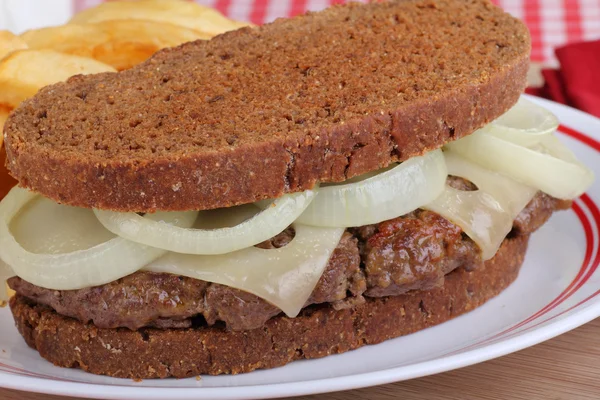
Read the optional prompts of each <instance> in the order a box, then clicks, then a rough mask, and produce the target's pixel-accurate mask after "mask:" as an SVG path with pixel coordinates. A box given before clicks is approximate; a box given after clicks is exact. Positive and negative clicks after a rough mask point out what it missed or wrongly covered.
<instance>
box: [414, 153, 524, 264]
mask: <svg viewBox="0 0 600 400" xmlns="http://www.w3.org/2000/svg"><path fill="white" fill-rule="evenodd" d="M446 164H447V166H448V173H449V174H450V175H455V176H459V177H461V178H464V179H467V180H469V181H471V182H472V183H474V184H475V185H476V186H477V187H478V190H474V191H462V190H458V189H454V188H452V187H450V186H446V188H445V190H444V191H443V192H442V194H441V195H440V196H439V197H438V198H437V199H435V200H434V201H433V202H431V203H429V204H428V205H426V206H425V207H423V208H425V209H428V210H431V211H433V212H435V213H438V214H440V215H441V216H443V217H444V218H446V219H447V220H449V221H451V222H453V223H454V224H456V225H458V226H460V227H461V228H462V230H463V231H464V232H465V233H466V234H467V235H468V236H469V237H470V238H471V239H472V240H473V241H474V242H475V243H477V245H478V246H479V248H480V249H481V251H482V257H483V259H484V260H488V259H490V258H492V257H493V256H494V254H496V251H498V248H499V247H500V244H501V243H502V241H503V240H504V238H505V237H506V235H507V234H508V232H510V230H511V228H512V224H513V220H514V219H515V217H516V216H517V215H518V214H519V213H520V212H521V210H523V208H525V206H526V205H527V203H529V201H531V199H532V198H533V196H534V195H535V193H536V190H535V189H534V188H531V187H528V186H525V185H523V184H521V183H518V182H516V181H514V180H512V179H510V178H508V177H505V176H503V175H500V174H498V173H496V172H493V171H489V170H486V169H484V168H482V167H480V166H479V165H476V164H473V163H471V162H469V161H467V160H465V159H463V158H461V157H458V156H457V155H455V154H452V152H447V153H446Z"/></svg>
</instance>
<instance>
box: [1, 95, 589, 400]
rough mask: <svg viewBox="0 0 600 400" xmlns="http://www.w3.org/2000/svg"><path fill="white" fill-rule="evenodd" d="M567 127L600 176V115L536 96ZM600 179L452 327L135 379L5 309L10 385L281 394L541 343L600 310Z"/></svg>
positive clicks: (429, 368)
mask: <svg viewBox="0 0 600 400" xmlns="http://www.w3.org/2000/svg"><path fill="white" fill-rule="evenodd" d="M532 100H533V101H536V102H538V103H540V104H542V105H543V106H545V107H547V108H549V109H550V110H552V111H553V112H554V113H555V114H556V115H557V116H558V117H559V119H560V121H561V122H562V123H563V124H564V126H563V127H561V132H562V134H560V138H561V139H563V140H564V141H565V142H566V143H567V145H568V146H569V147H571V148H572V149H573V150H574V151H575V153H576V154H577V155H578V156H579V157H580V158H581V160H582V161H583V162H585V163H586V164H587V165H588V166H590V167H591V168H594V169H595V172H596V176H600V141H599V140H600V120H598V119H596V118H594V117H591V116H589V115H586V114H584V113H581V112H579V111H577V110H573V109H571V108H568V107H564V106H561V105H557V104H555V103H552V102H548V101H544V100H539V99H534V98H532ZM597 204H600V180H598V181H596V183H595V184H594V186H593V187H592V188H591V189H590V190H589V192H588V193H587V194H586V195H584V196H582V198H580V199H578V200H576V201H575V203H574V206H573V208H572V209H571V210H569V211H566V212H561V213H557V214H555V215H554V216H553V217H552V218H551V220H550V221H549V222H548V223H547V224H546V225H545V226H544V227H543V228H542V229H540V230H539V231H538V232H537V233H536V234H534V235H533V237H532V239H531V243H530V248H529V252H528V253H527V258H526V260H525V264H524V265H523V268H522V270H521V273H520V275H519V277H518V279H517V280H516V282H515V283H514V284H512V285H511V286H510V287H509V288H508V289H506V290H505V291H504V292H503V293H502V294H500V295H499V296H498V297H496V298H494V299H492V300H491V301H489V302H488V303H486V304H485V305H484V306H482V307H480V308H478V309H476V310H475V311H472V312H470V313H468V314H466V315H464V316H461V317H459V318H456V319H454V320H452V321H449V322H446V323H444V324H442V325H439V326H436V327H433V328H430V329H426V330H424V331H421V332H418V333H415V334H413V335H410V336H405V337H402V338H398V339H393V340H389V341H387V342H385V343H382V344H378V345H375V346H367V347H363V348H361V349H358V350H355V351H352V352H349V353H345V354H341V355H337V356H330V357H326V358H323V359H319V360H310V361H299V362H295V363H292V364H290V365H287V366H285V367H281V368H276V369H272V370H266V371H257V372H252V373H250V374H244V375H237V376H219V377H209V376H203V377H202V379H201V380H196V379H195V378H191V379H184V380H171V379H170V380H162V381H159V380H146V381H143V382H134V381H132V380H127V379H114V378H106V377H102V376H95V375H91V374H87V373H84V372H82V371H79V370H71V369H63V368H57V367H54V366H53V365H51V364H50V363H48V362H46V361H44V360H43V359H42V358H40V357H39V356H38V354H37V352H35V351H33V350H31V349H29V348H28V347H27V346H26V345H25V343H24V341H23V339H22V338H21V336H20V335H19V334H18V333H17V331H16V329H15V328H14V327H13V322H12V317H11V315H10V311H9V310H8V309H7V308H4V309H2V310H0V386H3V387H7V388H13V389H20V390H25V391H36V392H44V393H49V394H60V395H67V396H81V397H91V398H103V399H166V398H168V399H237V398H273V397H282V396H293V395H302V394H312V393H322V392H329V391H336V390H346V389H354V388H359V387H365V386H371V385H379V384H383V383H388V382H394V381H400V380H403V379H411V378H416V377H420V376H425V375H430V374H435V373H438V372H442V371H448V370H451V369H455V368H460V367H464V366H467V365H471V364H474V363H478V362H482V361H485V360H489V359H491V358H494V357H499V356H502V355H505V354H508V353H511V352H513V351H517V350H520V349H523V348H525V347H528V346H532V345H534V344H536V343H539V342H542V341H544V340H547V339H550V338H552V337H554V336H557V335H559V334H561V333H564V332H566V331H569V330H571V329H573V328H576V327H578V326H580V325H582V324H584V323H586V322H588V321H590V320H592V319H594V318H596V317H598V316H600V296H598V294H600V271H597V267H598V264H599V263H600V248H599V242H600V240H599V232H600V228H599V224H600V211H599V210H598V206H597Z"/></svg>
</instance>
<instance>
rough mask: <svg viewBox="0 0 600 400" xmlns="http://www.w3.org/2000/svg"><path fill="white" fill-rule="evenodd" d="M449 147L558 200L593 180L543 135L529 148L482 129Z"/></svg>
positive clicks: (577, 193)
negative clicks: (541, 138) (540, 139)
mask: <svg viewBox="0 0 600 400" xmlns="http://www.w3.org/2000/svg"><path fill="white" fill-rule="evenodd" d="M446 148H448V149H450V150H451V151H453V152H455V153H457V154H460V155H461V156H462V157H464V158H467V159H468V160H471V161H473V162H474V163H477V164H479V165H481V166H482V167H484V168H488V169H490V170H493V171H498V172H500V173H503V174H505V175H507V176H510V177H511V178H513V179H515V180H517V181H519V182H521V183H523V184H525V185H528V186H531V187H535V188H537V189H539V190H541V191H543V192H544V193H547V194H549V195H550V196H553V197H556V198H559V199H574V198H576V197H579V196H580V195H581V194H583V193H584V192H585V191H586V190H587V189H588V188H589V187H590V185H591V184H592V182H593V180H594V173H593V172H592V170H590V169H589V168H587V167H586V166H584V165H583V164H581V163H580V162H579V161H577V160H576V158H575V157H574V156H573V154H572V153H571V152H570V151H569V150H568V149H566V148H565V147H564V146H563V145H562V144H561V143H559V142H558V140H555V139H550V138H544V139H543V140H542V141H540V142H539V143H538V144H537V145H536V146H535V148H532V149H529V148H527V147H524V146H520V145H518V144H515V143H512V142H509V141H507V140H503V139H500V138H498V137H496V136H493V135H490V134H488V133H485V132H482V131H479V132H475V133H473V134H472V135H470V136H467V137H465V138H462V139H460V140H458V141H456V142H454V143H449V144H447V145H446Z"/></svg>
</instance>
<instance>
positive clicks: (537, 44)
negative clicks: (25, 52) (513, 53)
mask: <svg viewBox="0 0 600 400" xmlns="http://www.w3.org/2000/svg"><path fill="white" fill-rule="evenodd" d="M102 1H103V0H73V6H74V9H75V11H78V10H82V9H85V8H88V7H92V6H94V5H96V4H98V3H101V2H102ZM196 1H197V2H198V3H201V4H204V5H208V6H211V7H214V8H217V9H218V10H220V11H221V12H222V13H223V14H225V15H227V16H229V17H231V18H234V19H238V20H242V21H251V22H253V23H255V24H261V23H264V22H270V21H272V20H274V19H275V18H278V17H289V16H294V15H297V14H300V13H303V12H304V11H307V10H313V11H314V10H320V9H323V8H325V7H327V6H329V5H331V4H338V3H343V2H344V1H343V0H196ZM363 1H365V0H363ZM493 1H494V3H496V4H498V5H500V6H501V7H502V8H504V9H505V10H506V11H508V12H509V13H511V14H512V15H514V16H515V17H517V18H520V19H522V20H523V21H525V23H526V24H527V26H528V27H529V30H530V31H531V38H532V52H531V59H532V60H533V61H537V62H543V63H546V64H553V63H554V52H553V49H554V48H555V47H557V46H560V45H563V44H566V43H571V42H578V41H581V40H592V39H598V38H600V0H527V1H526V0H493Z"/></svg>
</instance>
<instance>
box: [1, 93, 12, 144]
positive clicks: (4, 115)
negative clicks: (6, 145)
mask: <svg viewBox="0 0 600 400" xmlns="http://www.w3.org/2000/svg"><path fill="white" fill-rule="evenodd" d="M10 110H11V108H10V107H8V106H6V105H4V104H0V149H2V143H3V142H4V135H3V134H2V132H3V129H4V123H5V122H6V120H7V119H8V114H9V113H10Z"/></svg>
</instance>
